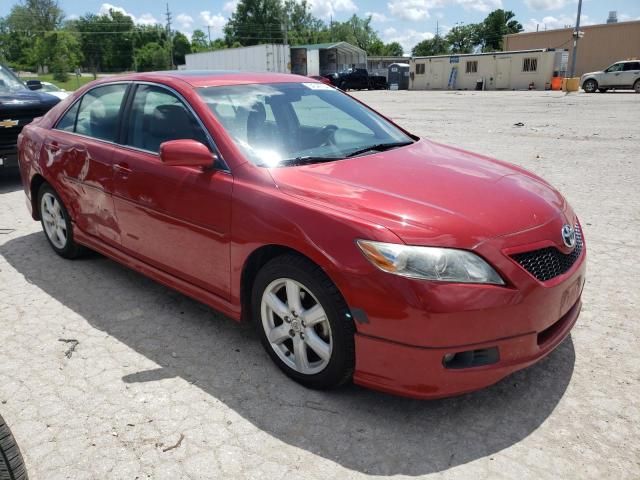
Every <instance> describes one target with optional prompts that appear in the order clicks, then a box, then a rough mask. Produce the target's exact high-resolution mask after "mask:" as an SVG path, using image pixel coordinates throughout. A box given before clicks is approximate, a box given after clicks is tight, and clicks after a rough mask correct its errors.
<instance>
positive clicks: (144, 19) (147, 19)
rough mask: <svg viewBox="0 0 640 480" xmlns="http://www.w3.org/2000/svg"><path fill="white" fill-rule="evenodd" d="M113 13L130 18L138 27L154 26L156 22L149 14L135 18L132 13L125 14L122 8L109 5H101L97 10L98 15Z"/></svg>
mask: <svg viewBox="0 0 640 480" xmlns="http://www.w3.org/2000/svg"><path fill="white" fill-rule="evenodd" d="M111 11H114V12H118V13H121V14H122V15H126V16H127V17H131V19H132V20H133V21H134V23H137V24H138V25H156V24H157V23H158V20H157V19H156V17H154V16H153V15H152V14H150V13H143V14H142V15H140V16H139V17H136V16H135V15H133V14H132V13H129V12H127V11H126V10H125V9H124V8H122V7H119V6H117V5H112V4H111V3H103V4H102V5H100V9H99V10H98V15H109V12H111Z"/></svg>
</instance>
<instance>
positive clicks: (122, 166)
mask: <svg viewBox="0 0 640 480" xmlns="http://www.w3.org/2000/svg"><path fill="white" fill-rule="evenodd" d="M113 169H114V170H115V171H116V172H118V173H122V174H127V173H131V169H130V168H129V164H127V163H115V164H114V165H113Z"/></svg>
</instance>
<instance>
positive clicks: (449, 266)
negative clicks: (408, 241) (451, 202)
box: [356, 240, 504, 285]
mask: <svg viewBox="0 0 640 480" xmlns="http://www.w3.org/2000/svg"><path fill="white" fill-rule="evenodd" d="M356 243H357V244H358V247H360V250H362V253H364V256H365V257H366V258H367V260H369V261H370V262H371V263H373V264H374V265H375V266H376V267H378V268H379V269H380V270H384V271H385V272H389V273H394V274H396V275H402V276H403V277H410V278H420V279H423V280H435V281H440V282H459V283H491V284H495V285H504V281H503V280H502V278H500V275H498V273H497V272H496V271H495V270H494V269H493V268H491V266H490V265H489V264H488V263H487V262H485V261H484V260H483V259H482V258H480V257H479V256H477V255H476V254H474V253H471V252H468V251H466V250H456V249H453V248H437V247H412V246H409V245H400V244H396V243H382V242H372V241H369V240H358V241H357V242H356Z"/></svg>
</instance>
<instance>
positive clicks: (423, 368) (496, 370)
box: [353, 299, 582, 399]
mask: <svg viewBox="0 0 640 480" xmlns="http://www.w3.org/2000/svg"><path fill="white" fill-rule="evenodd" d="M581 307H582V303H581V300H580V299H578V301H577V302H576V303H575V304H574V305H573V307H572V308H571V309H570V310H569V311H568V312H567V313H566V314H565V315H564V316H563V317H562V318H560V319H559V320H558V321H557V322H555V323H554V324H552V325H551V326H550V327H548V328H547V329H545V330H543V331H540V332H530V333H527V334H524V335H519V336H516V337H512V338H504V339H499V340H495V341H492V342H486V343H482V344H473V345H461V346H456V347H450V348H425V347H415V346H410V345H404V344H400V343H395V342H389V341H386V340H383V339H378V338H374V337H369V336H367V335H361V334H358V335H356V351H357V365H356V373H355V375H354V379H353V380H354V383H356V384H358V385H362V386H365V387H368V388H372V389H375V390H381V391H384V392H387V393H392V394H396V395H402V396H407V397H412V398H419V399H435V398H442V397H450V396H453V395H460V394H463V393H467V392H471V391H474V390H478V389H481V388H484V387H487V386H489V385H492V384H494V383H496V382H498V381H499V380H501V379H503V378H504V377H506V376H508V375H510V374H511V373H513V372H516V371H518V370H521V369H523V368H526V367H528V366H530V365H532V364H534V363H536V362H538V361H539V360H541V359H542V358H544V357H546V356H547V355H548V354H549V353H551V352H552V351H553V350H554V349H555V348H556V347H557V346H558V345H560V344H561V343H562V341H563V340H564V339H565V338H566V337H567V336H568V335H569V332H570V331H571V328H572V327H573V326H574V325H575V323H576V321H577V319H578V315H579V314H580V309H581ZM492 348H497V350H498V352H499V359H498V361H496V362H495V363H492V364H490V365H483V366H477V367H469V368H460V369H455V368H446V367H445V364H444V362H443V359H444V358H445V355H447V354H454V353H459V352H465V351H470V350H476V351H477V350H483V349H492Z"/></svg>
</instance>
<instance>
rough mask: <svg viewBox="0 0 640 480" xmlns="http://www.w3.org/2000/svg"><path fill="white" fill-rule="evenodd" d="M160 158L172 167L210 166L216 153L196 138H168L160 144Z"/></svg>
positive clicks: (214, 159)
mask: <svg viewBox="0 0 640 480" xmlns="http://www.w3.org/2000/svg"><path fill="white" fill-rule="evenodd" d="M160 160H162V163H164V164H165V165H170V166H173V167H205V168H206V167H212V166H213V164H214V162H215V161H216V155H215V154H213V153H211V152H210V151H209V149H208V148H207V147H206V146H205V145H203V144H202V143H200V142H197V141H196V140H170V141H168V142H163V143H161V144H160Z"/></svg>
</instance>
